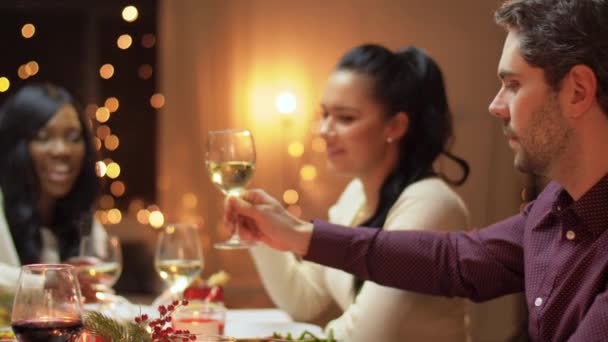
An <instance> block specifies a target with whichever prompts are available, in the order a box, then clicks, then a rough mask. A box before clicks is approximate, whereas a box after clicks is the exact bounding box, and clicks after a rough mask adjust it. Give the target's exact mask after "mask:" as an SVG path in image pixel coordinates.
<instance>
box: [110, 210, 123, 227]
mask: <svg viewBox="0 0 608 342" xmlns="http://www.w3.org/2000/svg"><path fill="white" fill-rule="evenodd" d="M120 221H122V213H121V212H120V210H118V209H116V208H112V209H110V210H108V222H109V223H110V224H118V223H120Z"/></svg>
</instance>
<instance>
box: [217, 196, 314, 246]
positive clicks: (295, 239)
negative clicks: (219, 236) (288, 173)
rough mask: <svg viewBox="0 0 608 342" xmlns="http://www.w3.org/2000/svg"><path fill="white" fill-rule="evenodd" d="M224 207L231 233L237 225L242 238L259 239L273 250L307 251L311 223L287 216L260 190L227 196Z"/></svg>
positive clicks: (280, 207)
mask: <svg viewBox="0 0 608 342" xmlns="http://www.w3.org/2000/svg"><path fill="white" fill-rule="evenodd" d="M225 206H226V210H225V215H224V223H225V225H226V227H228V229H230V231H231V232H233V231H234V229H235V224H238V225H239V235H240V237H241V238H242V239H243V240H248V241H261V242H263V243H265V244H266V245H268V246H270V247H272V248H274V249H278V250H282V251H292V252H295V253H297V254H300V255H305V254H306V253H307V252H308V246H309V244H310V238H311V237H312V229H313V226H312V224H311V223H308V222H306V221H302V220H300V219H298V218H297V217H295V216H293V215H291V214H290V213H289V212H288V211H287V210H285V208H283V206H282V205H281V204H280V203H279V202H278V201H277V200H276V199H274V198H273V197H272V196H270V195H268V194H267V193H265V192H264V191H263V190H260V189H255V190H249V191H245V192H244V193H243V194H242V195H241V196H240V197H229V198H228V199H227V200H226V205H225Z"/></svg>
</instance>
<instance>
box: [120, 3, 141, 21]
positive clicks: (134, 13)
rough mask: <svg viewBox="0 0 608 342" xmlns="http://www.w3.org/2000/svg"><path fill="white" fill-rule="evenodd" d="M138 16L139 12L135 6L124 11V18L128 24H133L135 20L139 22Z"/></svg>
mask: <svg viewBox="0 0 608 342" xmlns="http://www.w3.org/2000/svg"><path fill="white" fill-rule="evenodd" d="M138 16H139V11H138V10H137V7H135V6H127V7H125V8H123V9H122V18H123V19H124V21H126V22H129V23H132V22H134V21H135V20H137V17H138Z"/></svg>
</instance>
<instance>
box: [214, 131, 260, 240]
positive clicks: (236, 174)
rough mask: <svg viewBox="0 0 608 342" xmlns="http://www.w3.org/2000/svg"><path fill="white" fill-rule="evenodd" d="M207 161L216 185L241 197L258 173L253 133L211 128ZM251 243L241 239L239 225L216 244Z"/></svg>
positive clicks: (223, 190) (231, 194)
mask: <svg viewBox="0 0 608 342" xmlns="http://www.w3.org/2000/svg"><path fill="white" fill-rule="evenodd" d="M205 163H206V166H207V172H208V174H209V178H210V179H211V182H212V183H213V185H215V186H216V187H217V188H218V189H220V190H221V191H222V192H223V193H224V194H225V195H227V196H238V195H239V194H240V193H241V192H242V191H243V190H245V187H246V186H247V184H249V182H250V181H251V179H252V178H253V174H254V173H255V145H254V143H253V135H252V134H251V132H250V131H249V130H246V129H228V130H220V131H209V136H208V139H207V154H206V157H205ZM251 246H252V245H251V244H250V243H247V242H245V241H242V240H241V239H240V238H239V231H238V224H237V226H236V229H235V231H234V234H232V236H231V237H230V238H229V239H228V240H226V241H223V242H219V243H216V244H214V247H215V248H219V249H243V248H249V247H251Z"/></svg>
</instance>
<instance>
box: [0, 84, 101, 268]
mask: <svg viewBox="0 0 608 342" xmlns="http://www.w3.org/2000/svg"><path fill="white" fill-rule="evenodd" d="M66 104H71V105H73V106H74V107H75V108H78V106H77V105H76V103H75V101H74V99H73V98H72V96H71V95H70V94H69V93H68V92H67V91H66V90H65V89H63V88H60V87H57V86H54V85H49V84H45V85H28V86H25V87H23V88H21V89H20V90H19V91H17V93H15V94H14V95H13V96H12V97H10V98H9V99H8V100H7V101H6V102H5V103H4V105H3V106H2V107H1V108H0V155H1V156H2V159H1V160H0V188H1V189H2V192H3V194H4V208H3V209H4V213H5V215H6V219H7V222H8V225H9V227H10V232H11V235H12V237H13V241H14V243H15V247H16V249H17V253H18V255H19V259H20V261H21V263H22V264H28V263H37V262H40V249H41V243H42V242H41V235H40V227H41V224H42V223H41V218H40V215H39V213H38V212H37V201H38V198H39V193H40V189H39V181H38V176H37V174H36V171H35V169H34V166H33V162H32V158H31V155H30V152H29V148H28V146H29V143H30V141H31V140H32V138H33V137H34V136H35V135H36V133H37V131H38V130H39V129H41V128H42V127H44V125H45V124H46V123H47V122H48V121H49V120H50V119H51V118H52V117H53V115H55V113H56V112H57V111H58V110H59V109H60V108H61V107H62V106H64V105H66ZM77 112H78V118H79V121H80V125H81V127H82V132H83V137H84V140H85V156H84V160H83V165H82V170H81V173H80V175H79V176H78V179H77V180H76V182H75V183H74V186H73V188H72V189H71V190H70V192H69V193H68V194H67V195H66V196H65V197H63V198H61V199H59V200H58V201H57V203H56V206H55V213H54V215H53V222H52V223H51V226H50V227H48V228H49V229H50V230H51V231H53V233H54V234H55V236H56V237H57V241H58V243H59V253H60V257H61V259H62V260H65V259H67V258H69V257H71V256H74V255H77V253H78V244H79V242H80V237H81V236H82V235H84V234H87V233H88V232H89V230H90V227H91V224H92V207H93V203H94V201H95V199H96V197H97V194H98V191H99V179H98V177H97V175H96V173H95V162H96V154H95V149H94V148H93V145H92V140H91V138H92V137H91V133H90V131H89V128H88V123H87V120H86V119H85V117H84V116H83V114H82V111H78V110H77ZM83 229H85V230H86V231H82V230H83Z"/></svg>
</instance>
